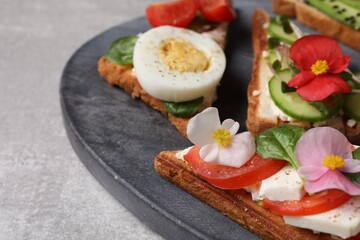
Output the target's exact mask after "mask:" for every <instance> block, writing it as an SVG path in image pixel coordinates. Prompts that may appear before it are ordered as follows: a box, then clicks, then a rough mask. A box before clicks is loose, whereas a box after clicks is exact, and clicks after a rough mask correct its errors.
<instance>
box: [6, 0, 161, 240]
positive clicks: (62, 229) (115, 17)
mask: <svg viewBox="0 0 360 240" xmlns="http://www.w3.org/2000/svg"><path fill="white" fill-rule="evenodd" d="M148 2H151V1H149V0H146V1H144V0H142V1H141V0H127V1H122V0H117V1H115V0H105V1H95V0H94V1H91V0H77V1H70V0H64V1H55V0H33V1H20V0H1V1H0V4H1V7H0V164H1V166H0V239H161V237H159V236H158V235H157V234H156V233H154V232H153V231H151V230H150V229H148V228H147V227H146V226H144V225H143V224H142V223H141V222H140V221H139V220H138V219H136V218H135V217H134V216H132V215H131V214H130V213H129V212H128V211H127V210H126V209H125V208H124V207H123V206H122V205H121V204H119V203H118V202H117V201H116V200H115V199H114V198H113V197H112V196H111V195H110V194H109V193H108V192H107V191H105V190H104V188H103V187H102V186H101V185H100V184H99V183H98V182H97V181H96V180H95V179H94V178H93V176H92V175H91V174H90V173H89V172H88V171H87V169H86V168H85V167H84V165H83V164H82V163H81V162H80V161H79V160H78V158H77V156H76V155H75V153H74V151H73V149H72V148H71V146H70V144H69V141H68V139H67V136H66V134H65V130H64V127H63V123H62V118H61V110H60V103H59V94H58V91H59V80H60V76H61V72H62V70H63V67H64V65H65V63H66V62H67V60H68V59H69V58H70V56H71V55H72V54H73V53H74V51H75V50H76V49H77V48H78V47H79V46H81V45H82V44H83V43H84V42H86V41H87V40H89V39H90V38H92V37H93V36H95V35H97V34H99V33H100V32H102V31H104V30H106V29H108V28H110V27H112V26H114V25H117V24H119V23H122V22H124V21H127V20H130V19H132V18H134V17H136V16H140V15H143V13H144V9H145V6H146V4H147V3H148Z"/></svg>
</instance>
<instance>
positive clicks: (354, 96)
mask: <svg viewBox="0 0 360 240" xmlns="http://www.w3.org/2000/svg"><path fill="white" fill-rule="evenodd" d="M344 112H345V114H346V115H348V116H349V117H351V118H352V119H354V120H356V121H360V93H350V94H349V95H347V97H346V100H345V104H344Z"/></svg>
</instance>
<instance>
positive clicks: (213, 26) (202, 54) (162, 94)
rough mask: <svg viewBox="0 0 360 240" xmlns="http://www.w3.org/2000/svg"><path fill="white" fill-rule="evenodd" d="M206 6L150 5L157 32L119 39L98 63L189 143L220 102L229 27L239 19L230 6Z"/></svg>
mask: <svg viewBox="0 0 360 240" xmlns="http://www.w3.org/2000/svg"><path fill="white" fill-rule="evenodd" d="M202 2H203V1H199V2H198V1H194V0H182V1H170V2H164V3H154V4H150V5H149V6H148V8H147V10H146V15H147V19H148V21H149V23H150V24H151V25H152V26H153V28H151V29H150V30H148V31H146V32H145V33H141V34H138V35H131V36H121V37H120V38H119V39H116V40H115V41H114V42H113V43H112V44H111V45H110V46H109V48H108V50H107V52H106V54H105V55H104V56H102V57H101V58H100V60H99V62H98V72H99V74H100V75H101V76H102V77H103V78H104V79H105V80H106V81H107V82H108V83H109V84H111V85H116V86H119V87H120V88H122V89H123V90H125V91H126V92H128V93H129V94H130V95H131V96H132V97H133V98H139V99H141V100H142V101H144V102H145V103H146V104H148V105H149V106H150V107H152V108H153V109H155V110H158V111H159V112H161V113H162V114H163V115H165V116H166V117H167V118H168V119H169V121H170V122H171V123H172V124H173V125H174V126H175V127H176V128H177V129H178V130H179V132H180V133H181V134H182V135H184V136H185V137H186V126H187V122H188V120H189V118H190V117H191V116H193V115H194V114H196V113H197V112H199V111H201V110H203V109H205V108H206V107H208V106H211V105H212V103H213V102H214V101H215V100H216V88H217V86H218V84H219V82H220V80H221V78H222V75H223V73H224V70H225V66H226V59H225V55H224V52H223V49H224V47H225V45H226V37H227V30H228V24H229V21H231V20H232V19H234V18H235V11H234V9H233V8H232V5H231V2H230V1H228V2H226V3H223V4H221V5H219V6H218V5H216V6H212V5H211V4H210V5H209V4H206V3H203V4H202Z"/></svg>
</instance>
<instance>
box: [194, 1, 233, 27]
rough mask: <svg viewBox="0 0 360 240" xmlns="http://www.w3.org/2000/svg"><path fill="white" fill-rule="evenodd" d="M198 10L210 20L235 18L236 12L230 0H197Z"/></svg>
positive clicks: (222, 20)
mask: <svg viewBox="0 0 360 240" xmlns="http://www.w3.org/2000/svg"><path fill="white" fill-rule="evenodd" d="M199 4H200V12H201V13H202V14H203V15H204V17H205V18H206V19H207V20H209V21H212V22H225V21H230V20H233V19H235V17H236V14H235V10H234V8H233V6H232V3H231V0H199Z"/></svg>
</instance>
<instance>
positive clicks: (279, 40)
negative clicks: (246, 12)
mask: <svg viewBox="0 0 360 240" xmlns="http://www.w3.org/2000/svg"><path fill="white" fill-rule="evenodd" d="M252 29H253V51H254V60H253V61H254V62H253V71H252V76H251V80H250V82H249V85H248V92H247V95H248V103H249V105H248V111H247V120H246V126H247V129H248V130H249V131H250V132H251V133H253V134H254V135H255V136H256V135H257V134H259V133H261V132H263V131H265V130H266V129H269V128H271V127H274V126H276V125H280V124H292V125H296V126H300V127H303V128H305V129H309V128H312V127H317V126H330V127H333V128H336V129H338V130H339V131H341V132H343V133H344V134H345V135H346V137H347V138H348V139H349V140H350V141H351V142H353V143H356V142H359V141H360V124H359V121H360V110H359V109H360V93H359V86H360V85H359V77H357V76H356V75H355V74H353V73H352V72H351V71H350V70H349V68H348V66H349V63H350V59H351V56H345V55H343V54H342V51H341V48H340V46H339V45H338V43H337V42H336V41H335V40H334V39H333V38H330V37H327V36H324V35H318V34H313V35H305V34H304V33H303V32H302V31H301V30H300V29H299V28H298V27H297V26H296V25H295V24H294V23H293V22H291V20H290V19H288V18H287V17H286V16H274V17H272V18H270V17H269V16H268V14H267V13H266V12H265V11H263V10H261V9H257V10H256V11H255V13H254V16H253V26H252Z"/></svg>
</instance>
